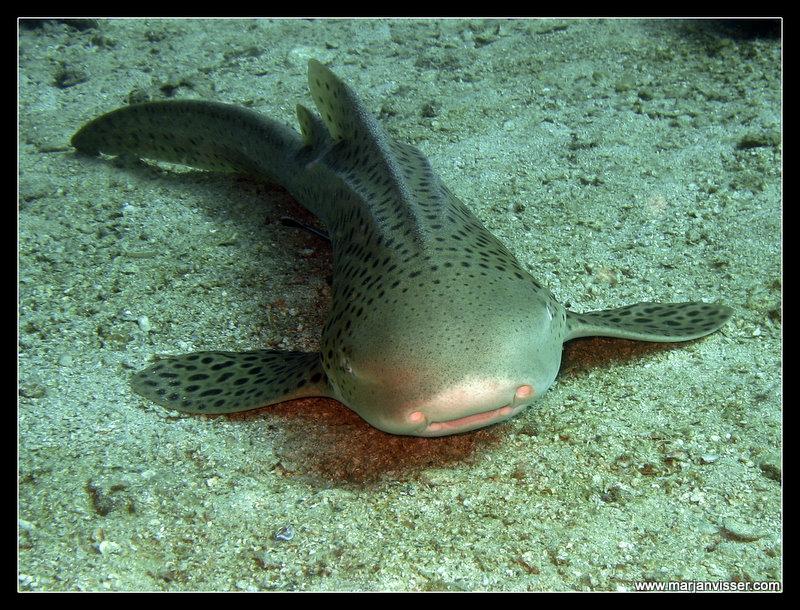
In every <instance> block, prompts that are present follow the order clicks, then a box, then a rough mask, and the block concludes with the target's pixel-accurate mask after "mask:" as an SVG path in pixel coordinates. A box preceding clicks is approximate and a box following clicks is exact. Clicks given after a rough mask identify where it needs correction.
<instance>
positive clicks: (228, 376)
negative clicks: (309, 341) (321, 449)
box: [131, 350, 333, 413]
mask: <svg viewBox="0 0 800 610" xmlns="http://www.w3.org/2000/svg"><path fill="white" fill-rule="evenodd" d="M131 385H132V386H133V389H134V391H136V393H138V394H141V395H142V396H144V397H145V398H148V399H150V400H152V401H153V402H155V403H157V404H160V405H163V406H165V407H169V408H170V409H175V410H177V411H184V412H186V413H235V412H237V411H248V410H250V409H257V408H258V407H263V406H266V405H271V404H274V403H278V402H283V401H285V400H291V399H293V398H302V397H305V396H327V397H333V394H332V392H331V388H330V386H329V385H328V379H327V376H326V375H325V371H324V370H323V368H322V363H321V359H320V354H319V353H316V352H312V353H308V352H278V351H269V350H261V351H252V352H195V353H193V354H183V355H180V356H169V357H167V358H164V359H162V360H159V361H158V362H156V363H155V364H153V365H151V366H149V367H147V368H146V369H144V370H143V371H140V372H138V373H136V374H135V375H134V376H133V379H132V382H131Z"/></svg>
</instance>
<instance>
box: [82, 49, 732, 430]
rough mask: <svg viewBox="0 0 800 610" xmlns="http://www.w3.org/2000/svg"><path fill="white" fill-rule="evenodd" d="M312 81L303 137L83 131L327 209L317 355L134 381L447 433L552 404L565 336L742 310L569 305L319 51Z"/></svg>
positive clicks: (104, 122) (637, 332) (193, 359)
mask: <svg viewBox="0 0 800 610" xmlns="http://www.w3.org/2000/svg"><path fill="white" fill-rule="evenodd" d="M308 85H309V89H310V92H311V96H312V98H313V101H314V103H315V105H316V108H317V110H318V114H315V113H314V112H312V111H310V110H309V109H308V108H306V107H305V106H303V105H298V106H297V109H296V113H297V119H298V122H299V125H300V132H301V133H299V134H298V133H297V132H296V131H295V130H294V129H292V128H290V127H288V126H286V125H284V124H282V123H280V122H278V121H274V120H271V119H268V118H265V117H264V116H262V115H260V114H258V113H256V112H254V111H251V110H249V109H245V108H241V107H237V106H234V105H229V104H223V103H218V102H211V101H202V100H171V101H154V102H146V103H141V104H135V105H130V106H127V107H123V108H120V109H118V110H114V111H112V112H109V113H107V114H104V115H102V116H100V117H98V118H96V119H94V120H92V121H90V122H89V123H87V124H86V125H84V126H83V127H82V128H81V129H80V130H79V131H78V132H77V133H75V135H74V136H73V137H72V140H71V143H72V145H73V146H74V147H75V148H76V149H77V151H79V152H80V153H84V154H89V155H99V154H100V153H103V154H106V155H130V156H135V157H138V158H142V159H151V160H156V161H166V162H171V163H178V164H183V165H187V166H190V167H193V168H198V169H203V170H211V171H219V172H233V173H240V174H247V175H249V176H252V177H254V178H256V179H262V180H265V181H269V182H271V183H277V184H279V185H281V186H283V187H284V188H285V189H286V190H287V191H288V192H289V193H290V194H291V195H292V196H293V197H294V198H295V199H296V200H297V201H298V202H299V203H300V204H301V205H303V206H304V207H305V208H307V209H308V210H309V211H310V212H312V213H313V214H314V215H316V216H317V217H318V218H319V219H320V221H321V222H322V223H323V224H324V226H325V227H326V230H327V236H328V238H329V240H330V243H331V248H332V252H333V282H332V298H331V308H330V312H329V315H328V318H327V323H326V324H325V325H324V328H323V329H322V335H321V338H320V344H319V345H320V348H319V351H318V352H300V351H276V350H255V351H246V352H229V351H203V352H195V353H191V354H183V355H174V356H167V357H163V358H161V359H160V360H157V361H156V362H155V363H153V364H151V365H150V366H148V367H147V368H146V369H144V370H143V371H141V372H139V373H136V374H135V375H134V376H133V379H132V387H133V390H134V391H136V392H137V393H138V394H140V395H142V396H144V397H146V398H147V399H149V400H151V401H153V402H155V403H157V404H160V405H163V406H165V407H168V408H170V409H175V410H178V411H183V412H188V413H204V414H217V413H232V412H238V411H246V410H250V409H255V408H259V407H264V406H266V405H271V404H275V403H278V402H283V401H287V400H292V399H296V398H302V397H313V396H319V397H329V398H333V399H335V400H337V401H339V402H340V403H342V404H344V405H346V406H347V407H349V408H350V409H352V410H353V411H354V412H356V413H357V414H358V415H360V416H361V417H362V418H363V419H364V420H366V421H367V422H368V423H369V424H371V425H372V426H375V427H376V428H379V429H380V430H383V431H385V432H388V433H392V434H399V435H412V436H443V435H448V434H456V433H462V432H467V431H470V430H474V429H477V428H482V427H485V426H489V425H492V424H496V423H498V422H502V421H505V420H508V419H509V418H511V417H514V416H515V415H518V414H519V413H521V412H522V411H523V410H524V409H526V408H527V407H528V406H530V405H531V404H532V403H534V401H535V400H537V399H539V398H541V396H542V395H543V394H544V393H545V392H546V391H547V389H548V388H549V387H550V386H551V385H552V383H553V382H554V380H555V378H556V374H557V373H558V370H559V368H560V365H561V355H562V349H563V344H564V342H566V341H569V340H571V339H575V338H577V337H586V336H605V337H618V338H624V339H633V340H638V341H656V342H678V341H688V340H691V339H697V338H699V337H703V336H705V335H708V334H710V333H713V332H714V331H716V330H717V329H719V328H720V327H721V326H722V325H723V324H724V323H725V322H726V321H727V320H728V319H729V318H730V317H731V315H732V309H731V308H730V307H728V306H726V305H724V304H720V303H706V302H700V301H697V302H684V303H637V304H634V305H628V306H626V307H619V308H615V309H608V310H604V311H592V312H588V313H576V312H573V311H570V310H568V309H566V308H565V307H564V306H563V305H561V304H560V303H559V302H558V301H557V300H556V299H555V298H554V296H553V294H552V293H551V292H550V290H548V289H547V288H546V287H545V286H543V285H542V284H541V283H539V282H538V281H537V280H536V279H534V277H532V276H531V274H530V273H528V271H527V270H526V269H525V268H523V266H522V265H521V264H520V263H519V262H518V261H517V259H516V258H515V257H514V255H513V254H512V253H511V252H510V251H509V250H508V249H507V248H506V247H505V246H504V245H503V244H502V243H501V242H500V241H498V240H497V239H496V238H495V237H494V236H493V235H492V234H491V233H490V232H489V231H488V230H487V229H486V228H485V227H484V226H483V225H482V224H481V222H480V220H478V218H477V217H476V216H475V215H474V214H473V213H472V212H470V210H469V209H468V208H467V207H466V205H465V204H464V203H463V202H462V201H461V200H460V199H459V198H458V197H456V196H455V195H454V194H453V193H452V192H451V191H450V189H448V188H447V186H445V185H444V184H443V182H442V180H441V179H440V178H439V176H438V175H437V174H436V173H435V172H434V170H433V169H432V167H431V164H430V162H429V161H428V159H427V157H426V156H425V155H424V154H423V153H422V152H421V151H420V150H419V149H418V148H416V147H414V146H412V145H410V144H407V143H404V142H402V141H399V140H396V139H394V138H392V137H391V136H390V135H389V134H388V133H387V132H386V130H385V129H384V128H383V127H382V126H381V125H380V123H379V122H378V121H377V119H376V118H375V117H374V116H373V115H372V114H370V112H369V111H368V110H367V109H366V107H365V105H364V104H363V103H362V102H361V101H360V100H359V98H358V97H357V95H356V93H355V92H354V91H353V90H352V89H351V88H350V87H349V86H348V85H347V84H345V83H344V82H343V81H342V80H341V79H340V78H339V77H337V76H336V75H335V74H334V73H333V72H332V71H331V70H330V69H329V68H327V67H325V66H324V65H323V64H321V63H320V62H318V61H316V60H314V59H312V60H310V61H309V63H308Z"/></svg>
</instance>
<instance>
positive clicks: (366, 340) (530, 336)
mask: <svg viewBox="0 0 800 610" xmlns="http://www.w3.org/2000/svg"><path fill="white" fill-rule="evenodd" d="M428 285H431V286H433V285H434V284H431V283H429V284H428ZM531 288H535V287H532V286H530V285H527V286H526V285H525V284H524V283H522V282H517V283H515V284H509V285H508V286H506V291H505V294H503V292H502V291H486V292H484V293H481V292H480V291H474V292H473V291H467V290H465V291H460V292H457V293H448V294H446V295H443V296H444V297H445V298H446V303H445V302H444V301H443V298H442V297H440V296H437V293H436V291H434V290H426V289H424V288H423V289H420V290H417V291H416V292H415V295H414V303H413V304H412V303H410V302H409V303H405V304H404V307H400V308H396V309H394V310H393V313H392V315H391V316H375V317H371V318H366V319H362V320H361V322H362V323H361V324H359V325H358V327H355V326H354V325H351V331H352V332H351V333H350V334H348V335H346V336H344V337H342V338H340V340H339V342H338V343H337V345H336V348H337V349H335V350H332V351H335V352H337V353H336V354H332V358H330V360H329V361H328V362H326V360H325V359H323V362H324V363H325V364H326V369H327V373H328V378H329V380H330V382H331V385H332V386H333V387H334V390H335V392H337V393H338V396H339V398H340V400H341V401H342V402H343V403H345V404H346V405H347V406H349V407H350V408H351V409H353V410H354V411H355V412H357V413H358V414H359V415H360V416H361V417H362V418H364V419H365V420H366V421H367V422H369V423H370V424H372V425H373V426H375V427H376V428H379V429H381V430H384V431H386V432H390V433H392V434H405V435H413V436H444V435H449V434H457V433H460V432H467V431H469V430H475V429H476V428H482V427H485V426H489V425H492V424H495V423H497V422H501V421H504V420H507V419H509V418H511V417H513V416H514V415H517V414H518V413H520V412H521V411H522V410H524V409H525V408H526V407H527V406H529V405H530V404H531V403H532V402H533V401H534V400H535V399H536V398H538V397H539V396H540V395H541V394H543V393H544V392H545V390H547V388H548V387H549V386H550V385H551V384H552V382H553V379H554V378H555V376H556V373H557V371H558V368H559V365H560V357H561V349H562V341H563V321H564V315H563V309H562V308H561V307H560V306H559V305H557V303H555V301H553V302H552V304H550V303H549V302H548V303H545V304H544V305H543V306H537V305H538V303H537V301H540V300H542V298H543V295H542V294H541V292H540V291H537V290H535V289H533V290H532V289H531ZM545 300H546V301H547V299H545ZM446 305H447V306H446ZM454 312H455V313H454Z"/></svg>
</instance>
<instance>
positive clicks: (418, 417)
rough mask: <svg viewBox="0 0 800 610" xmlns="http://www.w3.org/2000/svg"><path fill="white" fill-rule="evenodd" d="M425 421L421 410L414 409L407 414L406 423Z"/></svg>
mask: <svg viewBox="0 0 800 610" xmlns="http://www.w3.org/2000/svg"><path fill="white" fill-rule="evenodd" d="M424 422H425V414H424V413H423V412H422V411H414V412H413V413H411V414H410V415H409V416H408V423H410V424H421V423H424Z"/></svg>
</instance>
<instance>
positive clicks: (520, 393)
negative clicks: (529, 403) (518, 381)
mask: <svg viewBox="0 0 800 610" xmlns="http://www.w3.org/2000/svg"><path fill="white" fill-rule="evenodd" d="M531 396H533V386H530V385H521V386H519V387H518V388H517V393H516V395H515V398H530V397H531Z"/></svg>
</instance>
